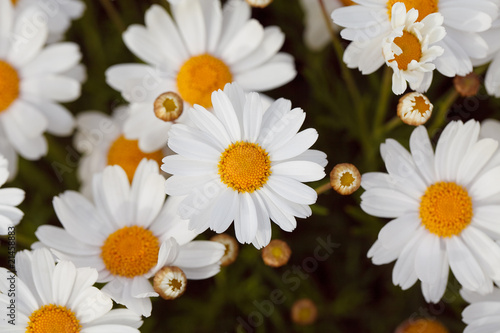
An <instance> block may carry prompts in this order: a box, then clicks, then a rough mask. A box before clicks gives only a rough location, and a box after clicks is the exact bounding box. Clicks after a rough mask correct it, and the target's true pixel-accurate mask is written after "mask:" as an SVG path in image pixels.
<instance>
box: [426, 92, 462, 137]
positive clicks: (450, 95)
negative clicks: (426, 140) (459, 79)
mask: <svg viewBox="0 0 500 333" xmlns="http://www.w3.org/2000/svg"><path fill="white" fill-rule="evenodd" d="M457 97H458V92H457V91H456V90H455V87H451V88H450V89H449V90H448V92H447V93H446V95H445V97H444V98H443V99H442V100H441V103H440V104H439V108H438V109H437V112H436V114H435V115H434V116H433V118H434V121H433V122H432V125H431V126H429V129H428V132H429V133H433V132H434V131H435V130H437V129H438V128H440V127H441V126H443V124H444V122H445V120H446V113H447V112H448V110H449V109H450V107H451V106H452V105H453V103H454V102H455V100H456V99H457Z"/></svg>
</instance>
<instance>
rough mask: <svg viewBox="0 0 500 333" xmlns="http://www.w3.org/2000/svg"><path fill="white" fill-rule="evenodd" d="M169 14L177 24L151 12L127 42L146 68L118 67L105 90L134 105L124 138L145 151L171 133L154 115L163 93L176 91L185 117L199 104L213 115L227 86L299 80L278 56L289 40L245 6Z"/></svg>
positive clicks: (200, 6)
mask: <svg viewBox="0 0 500 333" xmlns="http://www.w3.org/2000/svg"><path fill="white" fill-rule="evenodd" d="M171 9H172V13H173V19H172V17H170V15H169V14H168V13H167V12H166V11H165V9H163V8H162V7H160V6H157V5H153V6H152V7H151V8H150V9H149V10H148V11H147V12H146V26H140V25H133V26H131V27H129V28H128V29H127V31H126V32H125V33H124V35H123V39H124V41H125V44H126V45H127V47H128V48H129V49H130V50H131V51H132V52H133V53H134V54H135V55H136V56H137V57H139V58H141V59H142V60H144V61H145V62H146V63H147V64H122V65H116V66H113V67H111V68H110V69H108V71H107V72H106V78H107V82H108V84H109V85H110V86H111V87H113V88H114V89H116V90H118V91H120V92H121V93H122V95H123V97H124V98H125V99H126V100H127V101H128V102H130V103H131V109H132V113H133V114H132V116H131V118H130V119H129V120H128V121H127V122H126V123H125V128H124V129H125V135H126V137H127V138H129V139H138V140H139V147H140V148H141V149H142V150H143V151H146V152H150V151H154V150H157V149H159V148H161V147H163V146H164V145H165V144H166V142H167V140H166V137H165V133H167V132H168V130H169V129H170V127H171V126H172V122H165V121H163V120H160V119H158V118H157V117H156V116H155V114H154V112H153V103H154V101H155V99H156V98H157V97H158V96H159V95H160V94H162V93H164V92H167V91H173V92H177V93H178V94H179V95H180V96H181V98H182V99H183V100H184V102H185V106H184V110H186V109H188V108H189V107H190V106H191V105H194V104H199V105H201V106H203V107H205V108H210V107H211V106H212V102H211V100H210V96H211V93H212V91H215V90H217V89H222V88H224V85H225V84H226V83H229V82H233V81H235V82H238V83H239V84H240V85H241V86H242V87H243V88H244V89H245V90H247V91H264V90H270V89H273V88H276V87H279V86H282V85H283V84H285V83H287V82H289V81H291V80H292V79H293V78H294V77H295V75H296V71H295V67H294V60H293V57H292V56H291V55H289V54H286V53H278V51H279V49H280V48H281V46H282V45H283V42H284V39H285V36H284V34H283V33H282V32H281V30H280V29H279V28H278V27H276V26H272V27H267V28H263V27H262V25H261V24H260V23H259V22H258V21H257V20H255V19H250V14H251V9H250V6H249V5H248V4H247V3H246V2H245V1H242V0H230V1H228V2H227V3H226V4H225V6H224V8H223V9H221V3H220V1H219V0H204V1H200V0H183V1H179V2H178V3H177V4H172V5H171ZM178 121H179V122H181V120H180V119H179V120H178Z"/></svg>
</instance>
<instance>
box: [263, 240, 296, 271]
mask: <svg viewBox="0 0 500 333" xmlns="http://www.w3.org/2000/svg"><path fill="white" fill-rule="evenodd" d="M291 254H292V250H291V249H290V247H289V246H288V244H287V243H286V242H284V241H282V240H279V239H273V240H272V241H271V242H270V243H269V244H268V245H267V246H266V247H264V248H263V249H262V260H264V263H265V264H266V265H267V266H271V267H281V266H283V265H286V263H287V262H288V260H289V259H290V255H291Z"/></svg>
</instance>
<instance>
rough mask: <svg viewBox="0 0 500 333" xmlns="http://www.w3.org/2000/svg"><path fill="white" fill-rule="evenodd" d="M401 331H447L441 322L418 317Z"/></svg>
mask: <svg viewBox="0 0 500 333" xmlns="http://www.w3.org/2000/svg"><path fill="white" fill-rule="evenodd" d="M401 332H402V333H448V330H447V329H446V327H444V326H443V325H442V324H441V323H439V322H437V321H435V320H430V319H418V320H415V321H413V322H411V323H408V325H407V326H405V327H404V328H403V330H402V331H401Z"/></svg>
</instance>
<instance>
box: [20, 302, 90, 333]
mask: <svg viewBox="0 0 500 333" xmlns="http://www.w3.org/2000/svg"><path fill="white" fill-rule="evenodd" d="M28 320H29V321H28V326H27V327H26V333H48V332H57V333H78V332H80V329H81V325H80V322H79V321H78V319H76V316H75V314H74V313H73V312H72V311H71V310H70V309H68V308H66V307H65V306H60V305H54V304H49V305H43V306H42V307H41V308H39V309H38V310H36V311H34V312H33V313H32V314H31V316H30V317H29V318H28Z"/></svg>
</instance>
